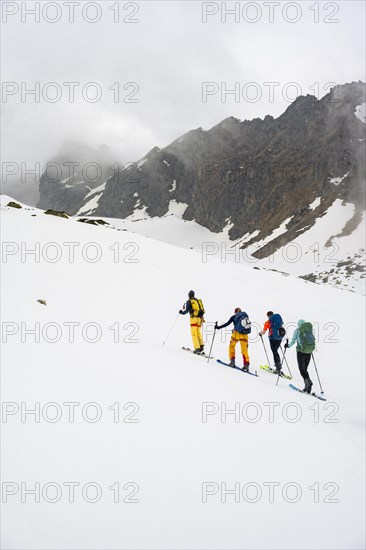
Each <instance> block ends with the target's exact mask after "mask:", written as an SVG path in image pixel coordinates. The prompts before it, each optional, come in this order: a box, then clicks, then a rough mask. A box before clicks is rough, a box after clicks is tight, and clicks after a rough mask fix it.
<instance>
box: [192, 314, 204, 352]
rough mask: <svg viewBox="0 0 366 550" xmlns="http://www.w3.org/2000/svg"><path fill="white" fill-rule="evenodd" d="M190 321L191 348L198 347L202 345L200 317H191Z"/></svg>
mask: <svg viewBox="0 0 366 550" xmlns="http://www.w3.org/2000/svg"><path fill="white" fill-rule="evenodd" d="M190 323H191V335H192V342H193V348H194V349H198V348H200V347H201V346H203V338H202V334H201V327H202V319H201V318H200V317H191V319H190Z"/></svg>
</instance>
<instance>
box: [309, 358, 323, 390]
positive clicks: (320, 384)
mask: <svg viewBox="0 0 366 550" xmlns="http://www.w3.org/2000/svg"><path fill="white" fill-rule="evenodd" d="M311 357H312V358H313V361H314V367H315V370H316V375H317V377H318V380H319V386H320V390H321V392H320V393H324V391H323V388H322V383H321V382H320V378H319V373H318V369H317V368H316V363H315V359H314V355H313V354H311Z"/></svg>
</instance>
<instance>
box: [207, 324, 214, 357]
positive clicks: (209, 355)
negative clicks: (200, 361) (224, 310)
mask: <svg viewBox="0 0 366 550" xmlns="http://www.w3.org/2000/svg"><path fill="white" fill-rule="evenodd" d="M215 336H216V327H215V328H214V333H213V336H212V342H211V347H210V353H209V354H208V359H207V363H209V362H210V359H211V351H212V347H213V343H214V340H215Z"/></svg>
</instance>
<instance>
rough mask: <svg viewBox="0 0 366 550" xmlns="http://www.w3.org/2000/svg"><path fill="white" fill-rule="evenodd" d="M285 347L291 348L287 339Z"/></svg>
mask: <svg viewBox="0 0 366 550" xmlns="http://www.w3.org/2000/svg"><path fill="white" fill-rule="evenodd" d="M284 347H285V349H287V348H289V347H290V346H289V345H288V340H286V344H285V346H284Z"/></svg>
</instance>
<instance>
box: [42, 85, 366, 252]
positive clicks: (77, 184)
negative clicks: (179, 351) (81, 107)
mask: <svg viewBox="0 0 366 550" xmlns="http://www.w3.org/2000/svg"><path fill="white" fill-rule="evenodd" d="M365 89H366V88H365V84H364V83H362V82H358V83H356V82H353V83H351V84H345V85H342V86H337V87H335V88H333V89H332V90H331V91H330V93H329V94H327V95H326V96H324V97H323V98H322V99H320V100H317V99H316V98H315V96H311V95H306V96H301V97H298V98H297V99H296V100H295V101H294V102H293V103H292V104H291V105H290V106H289V107H288V109H286V111H285V112H284V113H283V114H282V115H281V116H279V117H278V118H276V119H275V118H273V117H272V116H266V117H265V118H264V119H263V120H262V119H259V118H257V119H254V120H250V121H249V120H244V121H240V120H238V119H237V118H234V117H230V118H227V119H225V120H223V121H222V122H221V123H219V124H217V125H216V126H214V127H213V128H211V129H210V130H208V131H205V130H203V129H202V128H197V129H194V130H192V131H190V132H188V133H186V134H185V135H183V136H181V137H179V138H178V139H176V140H175V141H173V142H172V143H171V144H170V145H168V146H167V147H165V148H163V149H159V148H158V147H155V148H153V149H152V150H151V151H150V152H149V153H147V154H146V155H145V157H144V158H142V159H141V160H139V161H138V162H136V163H131V164H129V165H127V166H126V167H124V168H123V169H121V168H120V167H119V165H118V164H117V163H116V164H114V167H113V166H112V165H113V162H112V159H111V158H108V161H109V168H108V167H107V165H108V162H107V159H106V157H107V156H108V155H105V158H104V159H102V155H99V159H102V160H101V163H100V171H99V174H98V177H95V174H93V170H92V169H91V170H90V174H92V175H91V178H90V179H89V180H87V181H85V180H86V177H85V173H81V171H76V175H75V177H74V179H73V180H72V179H71V178H67V177H66V175H65V173H63V174H62V179H61V177H60V178H59V179H58V180H57V181H54V180H53V181H50V178H49V177H48V176H47V174H44V175H43V176H42V178H41V184H40V200H39V203H38V206H39V207H40V208H54V209H59V210H66V211H67V212H69V213H70V214H77V213H80V214H84V215H97V216H108V217H116V218H127V217H128V216H131V215H132V214H133V213H134V212H135V211H138V210H141V209H144V211H146V213H147V214H148V215H149V216H151V217H153V216H164V215H165V214H166V213H167V212H168V211H169V205H170V204H171V201H176V202H177V203H182V204H184V205H186V208H185V209H184V212H183V219H186V220H193V219H194V220H195V221H196V222H197V223H198V224H200V225H202V226H204V227H206V228H208V229H210V230H211V231H213V232H219V231H221V230H222V229H223V228H224V227H226V226H227V225H228V224H229V225H230V231H229V235H230V237H231V238H232V239H238V238H240V237H242V236H244V235H248V234H252V233H253V232H255V231H256V232H257V233H256V236H255V239H256V240H260V239H263V238H264V237H266V236H267V235H269V234H271V232H272V231H273V230H274V229H276V228H277V227H278V226H279V225H280V224H281V223H282V222H284V221H285V220H287V219H288V218H291V221H290V222H289V223H288V225H287V232H286V234H285V235H284V236H282V237H281V239H280V242H281V243H283V242H284V239H285V240H287V241H290V240H291V239H292V238H293V237H294V236H295V235H298V234H299V232H301V231H303V230H304V228H306V227H309V226H311V225H312V224H313V223H314V221H315V219H316V218H317V217H319V216H320V215H322V213H324V212H325V211H326V209H327V208H328V207H329V206H330V205H331V204H332V203H333V202H334V200H335V199H336V198H340V199H341V200H342V201H347V202H351V203H353V204H355V206H356V211H357V212H355V216H354V224H356V225H357V220H358V219H359V212H360V211H362V210H364V208H365V202H364V201H365V196H364V184H365V163H364V151H365V124H364V123H363V122H362V120H361V118H360V117H357V116H356V109H357V107H358V106H360V105H362V104H363V103H364V102H365ZM89 152H90V155H91V154H92V152H91V151H88V153H89ZM68 154H69V153H68ZM90 155H89V156H88V154H84V155H80V151H75V152H72V153H71V155H69V157H68V161H69V162H70V159H71V158H73V159H78V162H80V165H81V166H85V163H86V161H87V159H88V158H89V157H90ZM66 158H67V154H62V155H59V156H58V157H57V159H56V160H57V162H58V163H59V164H60V165H63V164H64V163H65V159H66ZM54 160H55V159H54ZM115 160H116V161H117V159H115ZM108 170H109V177H107V174H108ZM84 172H85V170H84ZM337 178H339V179H340V181H338V179H337ZM317 198H320V204H319V205H318V206H317V208H316V209H310V208H309V205H310V204H311V203H312V202H313V201H314V200H315V199H317ZM248 244H250V241H247V245H248ZM272 245H273V243H272ZM262 253H264V254H265V251H262Z"/></svg>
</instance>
